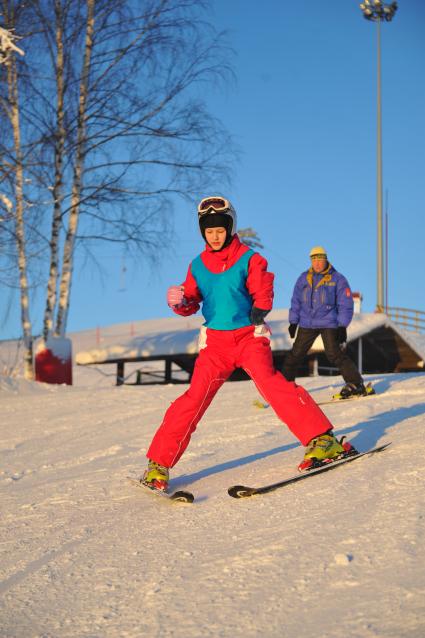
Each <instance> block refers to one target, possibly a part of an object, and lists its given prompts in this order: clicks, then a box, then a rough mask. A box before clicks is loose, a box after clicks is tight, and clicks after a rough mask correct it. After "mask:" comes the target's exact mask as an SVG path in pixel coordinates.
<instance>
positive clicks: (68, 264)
mask: <svg viewBox="0 0 425 638" xmlns="http://www.w3.org/2000/svg"><path fill="white" fill-rule="evenodd" d="M94 5H95V0H87V21H86V42H85V50H84V60H83V68H82V73H81V82H80V100H79V107H78V123H77V148H76V153H75V166H74V176H73V184H72V195H71V210H70V214H69V223H68V230H67V233H66V239H65V246H64V253H63V264H62V276H61V282H60V289H59V306H58V316H57V321H56V330H55V334H56V335H58V336H61V337H63V336H65V332H66V324H67V320H68V309H69V299H70V293H71V280H72V270H73V265H74V245H75V236H76V234H77V228H78V219H79V214H80V199H81V185H82V174H83V168H84V156H85V145H86V144H85V142H86V108H87V95H88V84H89V73H90V63H91V54H92V48H93V32H94Z"/></svg>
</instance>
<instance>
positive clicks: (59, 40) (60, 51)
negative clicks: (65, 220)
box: [43, 0, 65, 341]
mask: <svg viewBox="0 0 425 638" xmlns="http://www.w3.org/2000/svg"><path fill="white" fill-rule="evenodd" d="M55 19H56V65H55V75H56V132H55V148H54V157H55V178H54V184H53V190H52V195H53V218H52V234H51V238H50V269H49V279H48V283H47V295H46V308H45V311H44V321H43V338H44V341H47V339H48V336H49V334H50V333H51V332H52V327H53V313H54V310H55V306H56V295H57V286H58V262H59V234H60V228H61V221H62V201H63V193H62V187H63V162H64V148H65V128H64V47H63V36H64V33H63V15H62V5H61V0H55Z"/></svg>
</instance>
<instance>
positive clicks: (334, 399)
mask: <svg viewBox="0 0 425 638" xmlns="http://www.w3.org/2000/svg"><path fill="white" fill-rule="evenodd" d="M366 389H367V390H369V391H368V394H357V395H354V396H351V397H348V398H347V399H342V398H339V397H338V394H335V395H334V396H333V397H332V399H326V400H325V401H317V405H331V404H333V403H347V402H348V401H358V399H367V398H368V397H374V396H376V392H375V391H374V390H373V388H372V384H371V383H368V384H367V386H366ZM371 390H373V391H371ZM252 405H253V406H255V407H256V408H260V409H263V410H266V409H267V408H269V407H270V405H269V404H268V403H265V402H264V401H261V400H260V399H254V401H253V402H252Z"/></svg>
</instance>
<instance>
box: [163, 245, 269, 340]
mask: <svg viewBox="0 0 425 638" xmlns="http://www.w3.org/2000/svg"><path fill="white" fill-rule="evenodd" d="M273 280H274V275H273V273H271V272H268V271H267V261H266V260H265V259H264V257H262V256H261V255H260V254H259V253H256V252H254V251H253V250H251V249H250V248H249V247H248V246H246V245H245V244H242V242H241V241H240V240H239V237H238V236H237V235H234V236H233V239H232V241H231V243H230V244H229V245H228V246H227V247H226V248H223V249H222V250H220V251H214V250H212V249H211V247H210V246H209V245H208V244H206V246H205V250H204V251H203V252H202V253H201V254H200V255H199V256H198V257H196V258H195V259H194V260H193V261H192V263H191V264H190V266H189V269H188V272H187V275H186V279H185V281H184V282H183V284H182V286H183V287H184V298H185V303H184V304H182V305H181V306H178V307H175V308H174V312H176V313H177V314H179V315H183V316H185V317H187V316H188V315H192V314H194V313H195V312H197V311H198V310H199V308H200V305H201V303H202V314H203V315H204V318H205V324H204V325H206V326H207V327H208V328H212V329H214V330H236V329H238V328H242V327H244V326H248V325H250V324H251V319H250V313H251V309H252V307H253V306H255V307H256V308H261V309H262V310H271V308H272V305H273Z"/></svg>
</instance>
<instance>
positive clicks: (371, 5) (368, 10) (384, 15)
mask: <svg viewBox="0 0 425 638" xmlns="http://www.w3.org/2000/svg"><path fill="white" fill-rule="evenodd" d="M360 9H361V10H362V12H363V16H364V17H365V18H366V20H371V21H373V22H376V23H377V86H376V94H377V98H376V100H377V103H376V106H377V109H376V110H377V122H376V217H377V220H376V222H377V223H376V230H377V250H376V257H377V268H376V274H377V286H376V291H377V299H376V312H384V251H383V213H382V190H383V187H382V100H381V22H382V21H383V20H385V21H386V22H391V20H392V19H393V17H394V14H395V12H396V11H397V2H391V3H387V2H382V1H381V0H364V2H362V3H361V4H360Z"/></svg>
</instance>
